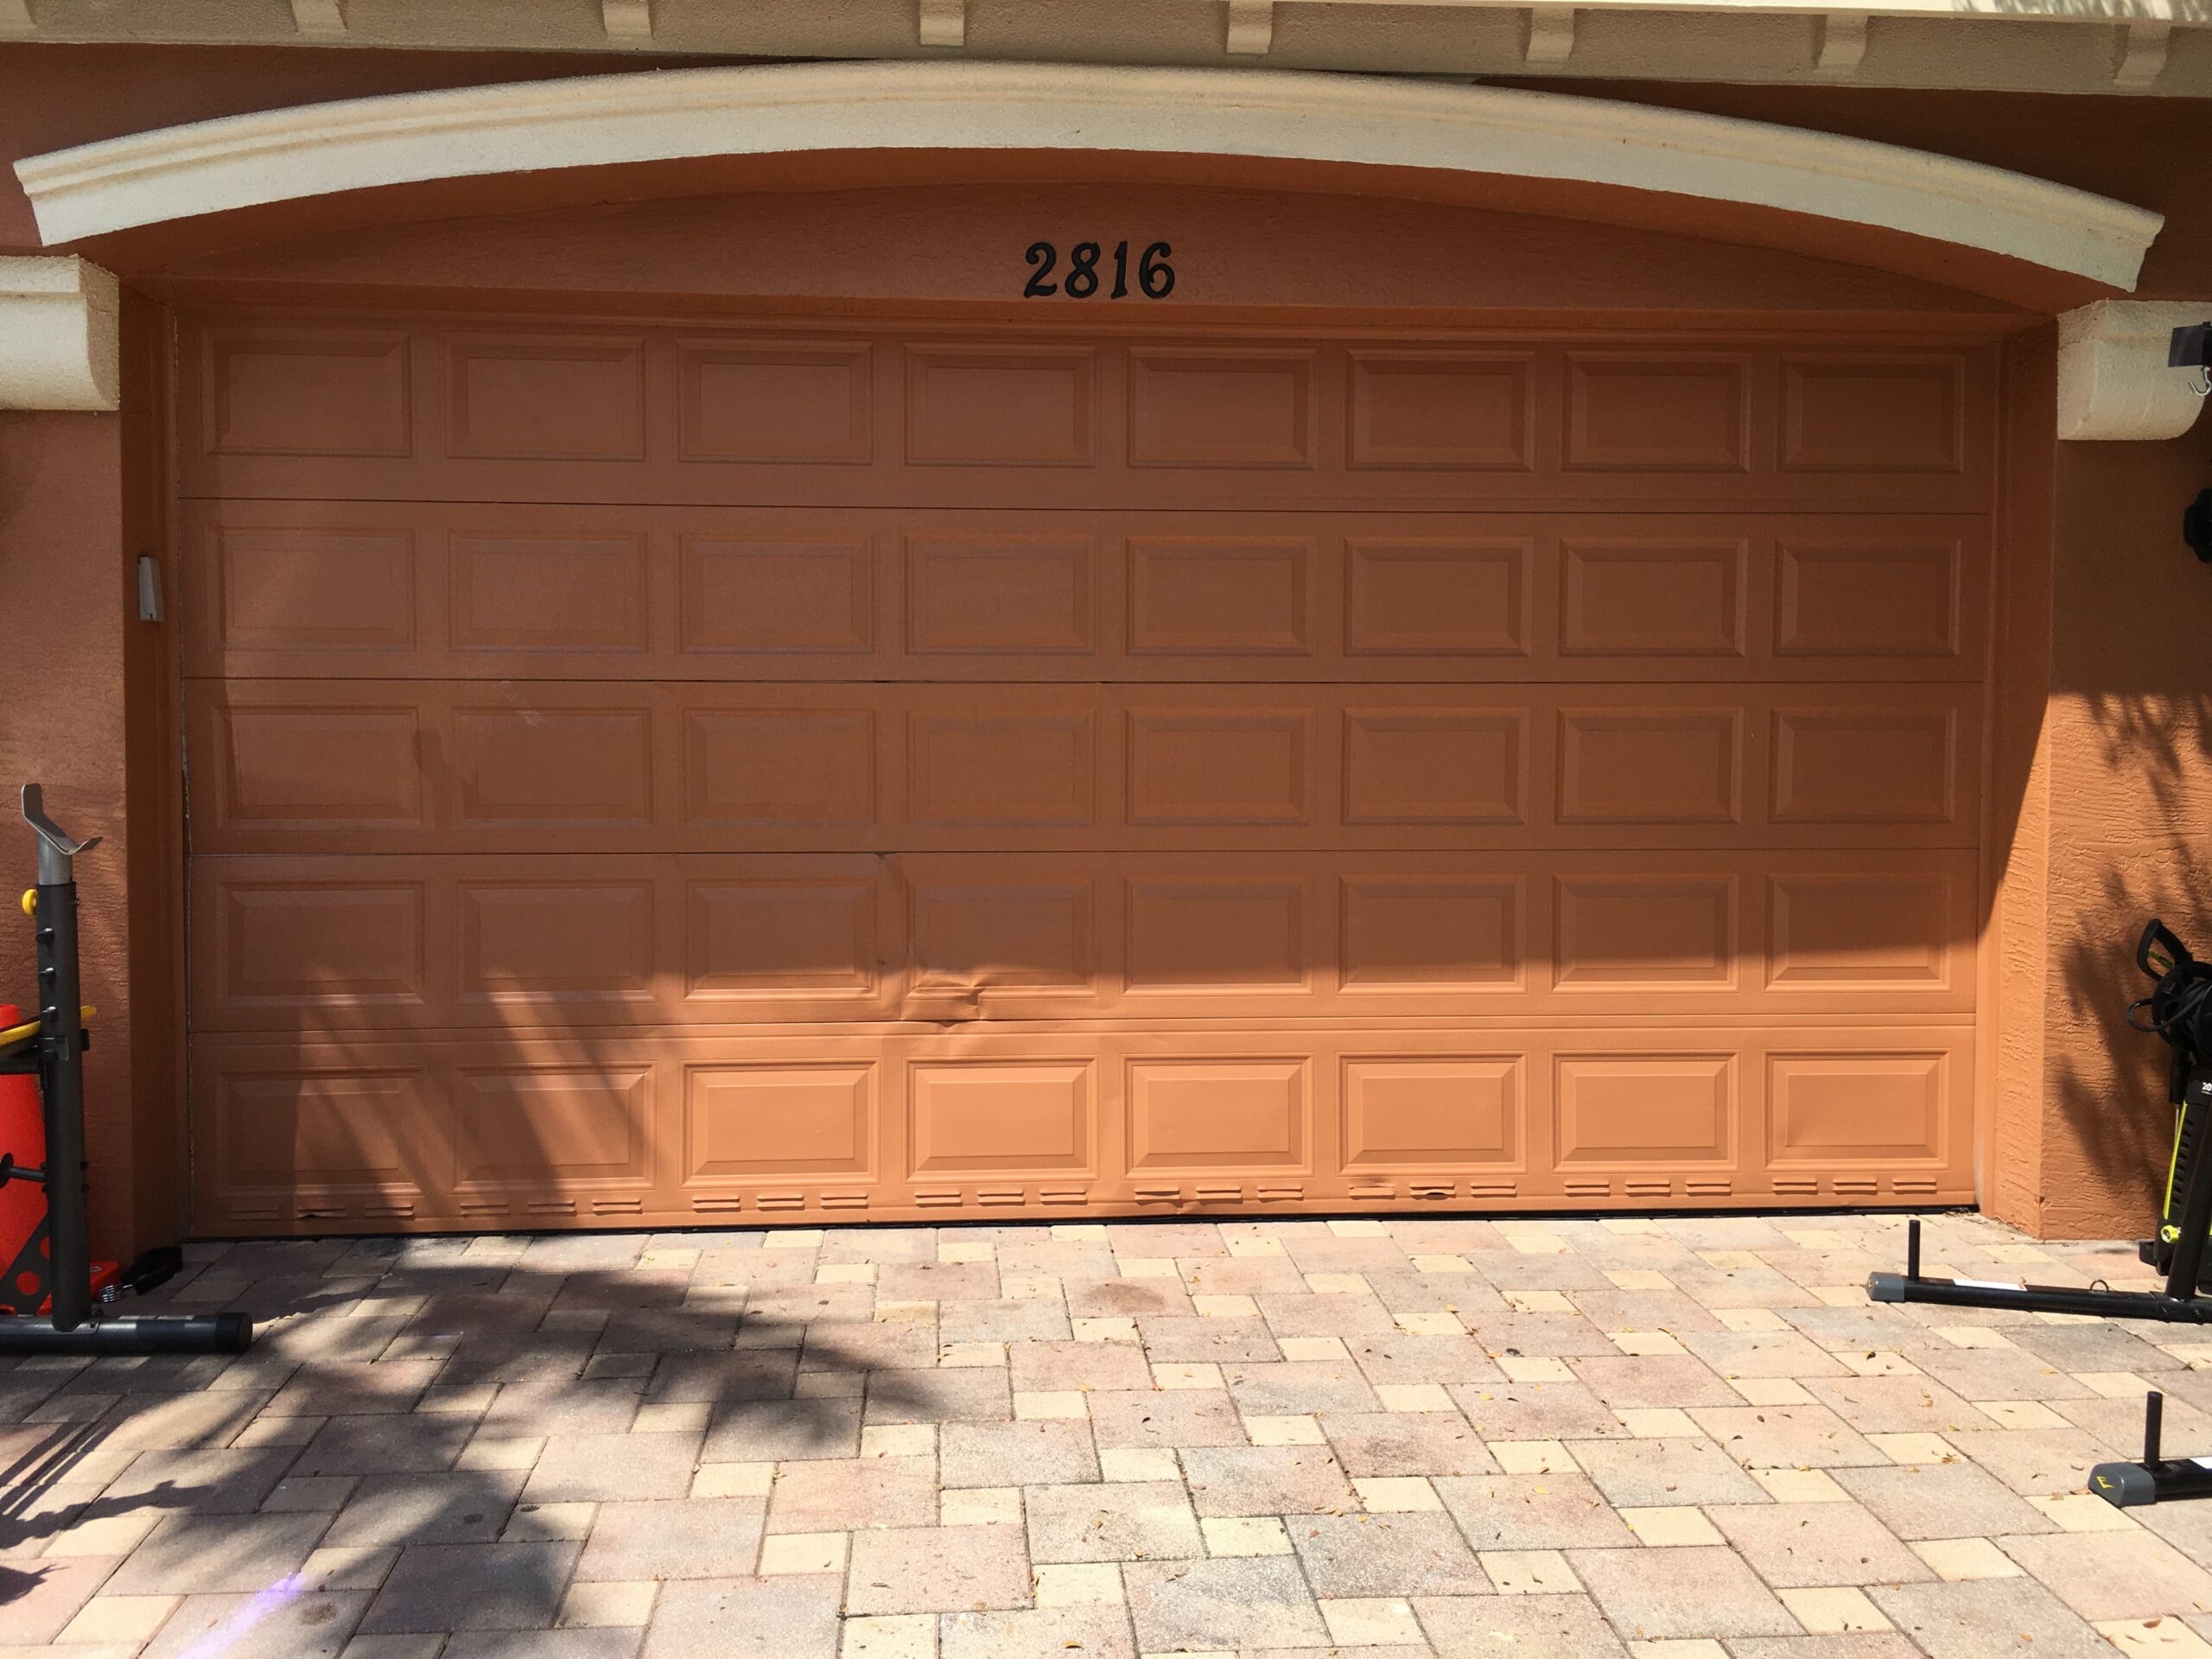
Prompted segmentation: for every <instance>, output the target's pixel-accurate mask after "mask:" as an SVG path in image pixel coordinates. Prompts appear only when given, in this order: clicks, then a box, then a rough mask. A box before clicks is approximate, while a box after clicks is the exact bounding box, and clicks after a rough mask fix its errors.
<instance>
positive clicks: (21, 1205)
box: [0, 1002, 116, 1317]
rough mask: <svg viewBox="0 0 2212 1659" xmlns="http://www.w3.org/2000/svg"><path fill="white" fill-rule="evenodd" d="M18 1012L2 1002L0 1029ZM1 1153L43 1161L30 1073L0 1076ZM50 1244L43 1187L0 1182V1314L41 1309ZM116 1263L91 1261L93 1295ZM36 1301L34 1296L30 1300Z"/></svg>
mask: <svg viewBox="0 0 2212 1659" xmlns="http://www.w3.org/2000/svg"><path fill="white" fill-rule="evenodd" d="M22 1019H23V1013H22V1009H21V1008H19V1007H16V1005H15V1004H14V1003H12V1002H0V1031H4V1030H6V1029H7V1028H8V1027H10V1026H14V1025H19V1024H21V1023H22ZM0 1152H5V1153H12V1154H14V1155H15V1160H16V1162H17V1163H19V1164H43V1163H44V1162H45V1161H46V1116H45V1114H44V1113H43V1112H41V1110H40V1109H39V1099H38V1079H37V1078H36V1077H33V1076H32V1075H30V1073H29V1072H21V1073H11V1074H9V1075H6V1076H0ZM52 1258H53V1246H52V1244H51V1242H50V1241H49V1240H48V1238H47V1236H46V1189H45V1188H44V1187H43V1186H41V1185H39V1184H38V1183H37V1182H36V1181H0V1270H4V1274H5V1276H4V1277H3V1278H0V1317H5V1316H6V1315H8V1314H11V1313H47V1312H48V1311H49V1310H51V1308H52V1307H53V1306H54V1299H53V1297H52V1296H51V1295H50V1294H48V1285H47V1274H48V1272H49V1271H50V1266H51V1262H52ZM115 1282H116V1265H115V1263H114V1262H93V1263H92V1295H93V1297H94V1298H95V1299H98V1298H99V1297H100V1296H101V1295H103V1294H105V1293H106V1292H108V1291H111V1289H113V1287H114V1286H115ZM34 1298H35V1299H36V1300H33V1299H34Z"/></svg>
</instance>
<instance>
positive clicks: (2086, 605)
mask: <svg viewBox="0 0 2212 1659" xmlns="http://www.w3.org/2000/svg"><path fill="white" fill-rule="evenodd" d="M2208 483H2212V422H2204V421H2200V422H2199V423H2198V424H2197V427H2196V429H2195V430H2194V431H2193V432H2191V433H2190V435H2188V436H2187V437H2185V438H2182V439H2178V440H2176V441H2175V442H2171V443H2161V444H2138V443H2078V444H2064V445H2061V446H2059V454H2058V466H2057V473H2056V502H2055V505H2056V532H2057V533H2056V561H2055V568H2054V572H2053V584H2052V587H2053V591H2052V599H2053V609H2054V613H2055V614H2056V617H2057V618H2058V622H2057V625H2056V627H2055V628H2054V630H2053V633H2052V673H2051V688H2050V702H2049V705H2048V708H2047V709H2046V713H2045V715H2044V721H2045V746H2046V753H2047V755H2048V764H2049V766H2050V786H2051V793H2052V798H2053V801H2054V803H2055V804H2056V810H2054V812H2053V814H2052V824H2051V836H2050V856H2049V863H2050V873H2049V901H2048V902H2049V912H2048V923H2047V930H2048V938H2049V982H2048V985H2047V988H2046V990H2045V1024H2046V1033H2045V1056H2046V1071H2047V1085H2046V1094H2045V1109H2046V1117H2045V1123H2044V1147H2043V1167H2042V1172H2041V1174H2042V1179H2041V1182H2040V1188H2041V1191H2040V1206H2041V1207H2040V1211H2039V1213H2038V1215H2037V1217H2035V1221H2034V1224H2035V1225H2036V1226H2037V1230H2040V1231H2044V1232H2048V1233H2051V1234H2055V1235H2063V1236H2090V1235H2100V1234H2105V1233H2109V1232H2112V1231H2115V1230H2123V1231H2124V1230H2135V1229H2139V1228H2140V1227H2141V1226H2142V1225H2143V1224H2144V1217H2145V1215H2146V1213H2147V1210H2148V1206H2149V1205H2150V1204H2151V1203H2152V1200H2153V1195H2154V1194H2155V1192H2156V1191H2157V1188H2158V1184H2159V1181H2160V1180H2161V1179H2162V1178H2163V1173H2164V1166H2165V1161H2166V1155H2167V1150H2168V1146H2169V1141H2170V1138H2171V1125H2172V1115H2171V1112H2170V1110H2169V1109H2167V1106H2166V1104H2165V1090H2164V1084H2165V1080H2166V1078H2165V1069H2164V1068H2165V1059H2166V1052H2167V1051H2166V1048H2165V1045H2164V1044H2163V1043H2161V1042H2160V1041H2158V1039H2156V1038H2153V1037H2145V1036H2142V1035H2139V1034H2138V1033H2134V1032H2132V1031H2130V1030H2128V1029H2127V1027H2126V1025H2125V1024H2124V1023H2123V1021H2122V1017H2121V1016H2122V1013H2123V1010H2124V1009H2125V1007H2126V1004H2127V1003H2128V1002H2129V1001H2131V1000H2133V998H2135V997H2137V996H2140V995H2143V994H2144V993H2145V991H2146V990H2147V989H2148V988H2149V982H2147V981H2146V980H2145V978H2144V977H2143V976H2142V975H2141V974H2140V973H2139V971H2138V970H2137V969H2136V968H2135V966H2134V963H2133V951H2134V944H2135V939H2136V936H2137V935H2138V933H2139V932H2140V931H2141V929H2142V926H2143V923H2144V920H2145V918H2147V917H2149V916H2151V915H2154V914H2155V915H2159V916H2162V917H2164V918H2165V920H2166V922H2167V923H2168V924H2169V925H2171V926H2172V927H2173V928H2174V929H2175V930H2176V931H2177V932H2179V933H2180V934H2181V935H2182V937H2183V939H2184V940H2186V941H2187V942H2188V943H2190V944H2191V945H2192V946H2193V947H2194V948H2195V949H2196V950H2197V951H2198V952H2199V953H2200V954H2203V955H2206V956H2209V957H2212V568H2208V567H2206V566H2204V565H2202V564H2200V563H2198V562H2197V561H2196V559H2195V558H2194V557H2193V556H2190V553H2189V552H2188V551H2187V550H2185V549H2184V548H2183V546H2182V543H2181V532H2180V518H2181V512H2182V508H2183V504H2184V503H2186V502H2187V501H2188V500H2189V499H2190V498H2191V497H2192V496H2194V495H2195V494H2196V492H2197V491H2198V490H2200V489H2202V488H2203V487H2204V486H2206V485H2207V484H2208Z"/></svg>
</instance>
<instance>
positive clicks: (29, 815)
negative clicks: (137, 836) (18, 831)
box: [22, 784, 100, 887]
mask: <svg viewBox="0 0 2212 1659" xmlns="http://www.w3.org/2000/svg"><path fill="white" fill-rule="evenodd" d="M22 804H23V822H24V823H28V824H29V825H30V827H31V831H32V833H33V834H34V835H35V836H37V837H38V880H39V885H40V886H41V887H59V886H60V884H61V883H63V882H64V881H67V880H69V861H70V860H71V859H73V858H74V857H76V856H77V855H78V854H79V853H88V852H90V851H92V849H93V848H95V847H97V846H99V844H100V838H99V836H88V837H86V839H85V840H83V841H79V840H77V839H75V838H74V837H73V836H71V835H70V833H69V832H68V831H67V829H63V828H62V827H61V826H60V824H58V823H55V822H54V820H53V819H52V818H49V817H47V816H46V792H45V791H43V790H41V788H40V787H39V786H38V785H36V784H25V785H23V794H22Z"/></svg>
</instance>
